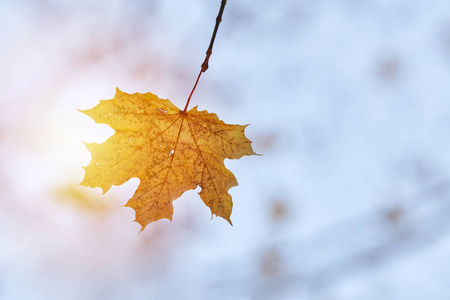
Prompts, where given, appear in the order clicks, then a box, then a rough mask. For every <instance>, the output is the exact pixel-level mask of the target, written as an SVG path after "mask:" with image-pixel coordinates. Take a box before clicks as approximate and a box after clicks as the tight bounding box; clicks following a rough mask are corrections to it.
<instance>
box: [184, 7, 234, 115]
mask: <svg viewBox="0 0 450 300" xmlns="http://www.w3.org/2000/svg"><path fill="white" fill-rule="evenodd" d="M226 4H227V0H222V2H221V4H220V10H219V14H218V15H217V18H216V26H214V31H213V34H212V37H211V42H210V43H209V47H208V50H206V57H205V60H204V61H203V63H202V67H201V70H200V73H199V74H198V77H197V80H196V81H195V84H194V87H193V88H192V91H191V93H190V94H189V98H188V99H187V102H186V106H185V107H184V110H183V112H184V113H185V112H186V111H187V108H188V106H189V102H190V101H191V97H192V94H193V93H194V91H195V88H196V87H197V83H198V81H199V79H200V76H201V75H202V73H204V72H206V70H208V63H209V58H210V57H211V54H212V48H213V45H214V40H215V39H216V34H217V30H218V29H219V24H220V22H221V21H222V15H223V10H224V9H225V5H226Z"/></svg>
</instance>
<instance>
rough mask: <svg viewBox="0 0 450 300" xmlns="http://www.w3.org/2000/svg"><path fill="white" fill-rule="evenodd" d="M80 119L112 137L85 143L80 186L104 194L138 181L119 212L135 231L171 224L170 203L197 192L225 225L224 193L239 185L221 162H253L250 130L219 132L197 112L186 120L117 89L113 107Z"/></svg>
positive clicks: (215, 122) (159, 103) (105, 105)
mask: <svg viewBox="0 0 450 300" xmlns="http://www.w3.org/2000/svg"><path fill="white" fill-rule="evenodd" d="M81 112H83V113H85V114H87V115H88V116H90V117H91V118H92V119H94V120H95V121H96V123H103V124H108V125H109V126H111V127H112V128H113V129H114V130H115V133H114V135H112V136H111V137H110V138H109V139H108V140H106V141H105V142H104V143H102V144H97V143H85V145H86V147H87V148H88V150H89V151H90V152H91V154H92V161H91V162H90V164H89V165H88V166H87V167H84V169H85V171H86V174H85V177H84V180H83V181H82V183H81V185H84V186H90V187H100V188H102V190H103V193H106V192H107V191H108V190H109V189H110V188H111V186H112V185H121V184H123V183H125V182H126V181H128V180H129V179H131V178H133V177H137V178H139V179H140V184H139V186H138V188H137V190H136V192H135V194H134V195H133V197H132V198H131V199H130V200H128V202H127V204H126V205H125V206H127V207H131V208H133V209H134V210H135V211H136V219H135V221H136V222H138V223H139V224H140V225H141V226H142V229H141V231H142V230H144V228H145V227H146V225H147V224H149V223H150V222H154V221H157V220H159V219H163V218H166V219H169V220H172V214H173V206H172V201H173V200H175V199H177V198H178V197H180V196H181V195H182V194H183V193H184V192H185V191H188V190H192V189H195V188H196V187H197V186H200V187H201V188H202V190H201V192H200V193H199V194H200V197H201V198H202V200H203V202H204V203H205V204H206V205H207V206H208V207H209V208H210V209H211V213H212V214H215V215H217V216H220V217H222V218H224V219H225V220H227V221H228V222H229V223H230V224H231V220H230V215H231V210H232V206H233V203H232V199H231V196H230V195H229V194H228V190H229V189H230V188H231V187H233V186H236V185H237V184H238V183H237V181H236V178H235V177H234V175H233V173H231V171H230V170H228V169H227V168H225V165H224V163H223V161H224V159H225V158H228V159H239V158H241V157H242V156H244V155H255V154H256V153H255V152H253V149H252V146H251V141H250V140H249V139H247V138H246V137H245V134H244V130H245V128H246V127H247V126H248V125H229V124H225V123H224V122H223V121H221V120H219V118H218V117H217V115H216V114H213V113H208V112H207V111H198V110H197V107H194V108H192V109H191V110H189V111H187V112H186V111H182V110H180V109H179V108H177V107H176V106H175V105H173V104H172V103H171V102H170V101H169V100H166V99H159V98H158V97H157V96H156V95H154V94H152V93H146V94H140V93H135V94H127V93H124V92H122V91H120V90H119V89H117V90H116V95H115V96H114V98H113V99H111V100H101V101H100V104H98V105H97V106H95V107H94V108H92V109H89V110H85V111H81Z"/></svg>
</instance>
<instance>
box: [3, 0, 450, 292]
mask: <svg viewBox="0 0 450 300" xmlns="http://www.w3.org/2000/svg"><path fill="white" fill-rule="evenodd" d="M219 6H220V1H219V0H217V1H211V0H197V1H180V0H165V1H151V0H146V1H144V0H140V1H138V0H135V1H125V0H109V1H105V0H91V1H75V0H65V1H62V0H58V1H56V0H38V1H36V0H15V1H8V0H3V1H0V90H1V97H0V299H238V300H244V299H245V300H246V299H305V300H341V299H342V300H344V299H345V300H353V299H354V300H356V299H366V300H370V299H384V300H390V299H392V300H400V299H402V300H403V299H408V300H416V299H434V300H440V299H443V300H444V299H450V285H449V278H450V104H449V103H450V102H449V101H450V2H449V1H448V0H377V1H375V0H374V1H354V0H318V1H305V0H296V1H293V0H280V1H269V0H259V1H254V0H253V1H250V0H241V1H230V0H229V1H228V4H227V6H226V8H225V13H224V16H223V22H222V24H221V26H220V29H219V33H218V36H217V39H216V43H215V46H214V51H213V55H212V57H211V60H210V69H209V70H208V71H207V72H206V73H205V74H204V75H203V76H202V78H201V80H200V84H199V86H198V88H197V90H196V92H195V94H194V97H193V100H192V103H193V105H194V104H195V105H198V106H199V109H201V110H204V109H206V110H208V111H211V112H215V113H217V114H218V115H219V117H220V118H221V119H222V120H224V121H225V122H227V123H231V124H247V123H249V124H251V126H249V127H248V128H247V130H246V135H247V136H248V137H249V138H250V139H251V140H252V141H253V147H254V149H255V151H257V152H258V153H262V154H264V155H263V156H261V157H255V156H253V157H244V158H242V159H240V160H239V161H226V165H227V167H228V168H229V169H231V171H232V172H233V173H234V174H235V175H236V177H237V179H238V181H239V186H238V187H236V188H233V189H231V190H230V193H231V194H232V197H233V201H234V208H233V214H232V216H231V218H232V220H233V224H234V226H233V227H231V226H229V224H228V223H227V222H226V221H225V220H223V219H220V218H216V217H213V218H212V219H211V215H210V211H209V209H208V208H207V207H206V206H205V205H204V204H203V203H202V201H201V200H200V198H199V196H198V195H197V193H198V192H199V189H197V190H195V191H190V192H187V193H185V194H184V195H183V196H182V197H181V198H180V199H178V200H176V201H175V202H174V207H175V209H174V210H175V212H174V217H173V221H172V222H170V221H168V220H161V221H158V222H156V223H153V224H151V225H149V226H148V227H147V228H146V229H145V231H143V232H142V233H141V234H138V232H139V230H140V226H139V225H138V224H137V223H133V222H132V221H133V220H134V212H133V211H132V210H131V209H129V208H123V207H122V205H124V204H125V203H126V201H127V200H128V199H129V198H130V197H131V196H132V195H133V193H134V190H135V189H136V187H137V185H138V184H139V180H138V179H131V180H130V181H129V182H127V183H126V184H124V185H122V186H118V187H113V188H112V189H111V191H109V192H108V193H107V194H106V195H101V191H100V189H98V188H97V189H90V188H85V187H80V186H78V185H77V184H78V183H79V182H80V181H81V180H82V178H83V176H84V171H83V169H82V168H81V167H82V166H85V165H87V164H88V163H89V161H90V153H89V151H88V150H87V149H85V147H84V146H83V144H82V143H81V141H85V142H99V143H100V142H102V141H104V140H106V139H107V138H108V137H109V136H110V135H112V134H113V130H112V129H111V128H109V127H108V126H106V125H98V124H95V123H94V121H93V120H91V119H90V118H89V117H87V116H85V115H83V114H81V113H80V112H78V110H77V109H87V108H91V107H93V106H95V105H96V104H97V103H98V102H99V100H101V99H111V98H112V97H113V96H114V93H115V89H116V87H119V88H120V89H121V90H122V91H124V92H128V93H134V92H141V93H145V92H148V91H150V92H152V93H155V94H157V95H159V96H160V97H162V98H168V99H170V100H171V101H172V102H173V103H174V104H176V105H177V106H179V107H182V106H183V105H184V103H185V101H186V98H187V96H188V94H189V92H190V90H191V88H192V85H193V83H194V81H195V78H196V76H197V74H198V71H199V69H200V64H201V62H202V61H203V59H204V55H205V51H206V48H207V46H208V43H209V40H210V37H211V33H212V29H213V27H214V22H215V18H216V15H217V12H218V9H219Z"/></svg>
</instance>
